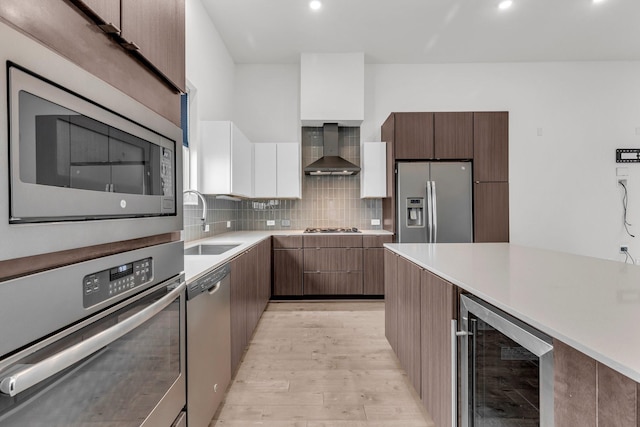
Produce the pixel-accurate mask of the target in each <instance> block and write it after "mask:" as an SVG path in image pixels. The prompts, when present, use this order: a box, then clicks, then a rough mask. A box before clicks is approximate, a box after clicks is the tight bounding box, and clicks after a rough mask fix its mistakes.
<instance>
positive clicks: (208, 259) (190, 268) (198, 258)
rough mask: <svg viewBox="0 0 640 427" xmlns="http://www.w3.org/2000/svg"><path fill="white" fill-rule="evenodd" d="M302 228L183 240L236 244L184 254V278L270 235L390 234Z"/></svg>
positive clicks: (189, 278)
mask: <svg viewBox="0 0 640 427" xmlns="http://www.w3.org/2000/svg"><path fill="white" fill-rule="evenodd" d="M303 232H304V230H265V231H231V232H228V233H223V234H219V235H217V236H213V237H207V238H204V239H199V240H192V241H189V242H185V244H184V247H185V248H189V247H192V246H197V245H207V244H215V245H226V244H238V246H237V247H235V248H233V249H230V250H228V251H227V252H225V253H223V254H221V255H185V257H184V271H185V279H186V281H187V283H190V282H192V281H193V280H195V279H197V278H198V277H201V276H202V275H204V274H205V273H207V272H209V271H211V270H212V269H214V268H216V267H219V266H221V265H223V264H225V263H227V262H229V261H230V260H231V259H232V258H233V257H235V256H237V255H239V254H241V253H242V252H244V251H246V250H247V249H249V248H251V247H252V246H255V245H256V244H258V243H260V242H261V241H263V240H264V239H267V238H269V237H271V236H275V235H280V236H295V235H305V236H318V235H322V236H335V235H349V236H390V235H392V233H391V232H388V231H385V230H360V233H307V234H304V233H303Z"/></svg>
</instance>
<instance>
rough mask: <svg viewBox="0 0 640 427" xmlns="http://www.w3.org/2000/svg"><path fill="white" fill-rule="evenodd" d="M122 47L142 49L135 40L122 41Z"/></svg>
mask: <svg viewBox="0 0 640 427" xmlns="http://www.w3.org/2000/svg"><path fill="white" fill-rule="evenodd" d="M122 47H124V48H125V49H127V50H140V46H138V45H137V44H135V42H124V43H122Z"/></svg>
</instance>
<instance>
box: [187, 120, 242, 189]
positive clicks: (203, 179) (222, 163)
mask: <svg viewBox="0 0 640 427" xmlns="http://www.w3.org/2000/svg"><path fill="white" fill-rule="evenodd" d="M200 126H201V128H200V129H201V144H200V150H199V153H198V175H199V180H198V181H199V189H200V192H202V193H204V194H226V195H232V196H239V197H253V171H254V167H253V147H252V146H253V144H252V143H251V141H249V139H248V138H247V137H246V136H245V135H244V134H243V133H242V132H241V131H240V129H238V127H237V126H236V125H235V124H233V122H230V121H203V122H201V124H200Z"/></svg>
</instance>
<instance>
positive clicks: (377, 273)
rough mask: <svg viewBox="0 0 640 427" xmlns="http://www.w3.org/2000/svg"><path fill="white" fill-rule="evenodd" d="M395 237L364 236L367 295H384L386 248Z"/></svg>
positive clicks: (365, 291) (365, 288)
mask: <svg viewBox="0 0 640 427" xmlns="http://www.w3.org/2000/svg"><path fill="white" fill-rule="evenodd" d="M392 241H393V236H390V235H385V236H362V245H363V246H364V252H363V258H362V259H363V265H362V268H363V269H364V283H363V292H364V294H365V295H384V248H383V247H382V245H384V244H385V243H391V242H392Z"/></svg>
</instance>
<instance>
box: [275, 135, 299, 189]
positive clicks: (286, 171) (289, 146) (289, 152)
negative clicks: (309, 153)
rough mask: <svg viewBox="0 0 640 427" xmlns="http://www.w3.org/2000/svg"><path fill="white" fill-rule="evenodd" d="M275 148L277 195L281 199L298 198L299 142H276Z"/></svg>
mask: <svg viewBox="0 0 640 427" xmlns="http://www.w3.org/2000/svg"><path fill="white" fill-rule="evenodd" d="M277 145H278V150H277V168H276V175H277V182H278V192H277V193H278V197H279V198H283V199H300V198H301V197H302V193H301V191H300V187H301V185H300V180H301V178H302V175H301V170H300V144H298V143H297V142H287V143H278V144H277Z"/></svg>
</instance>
